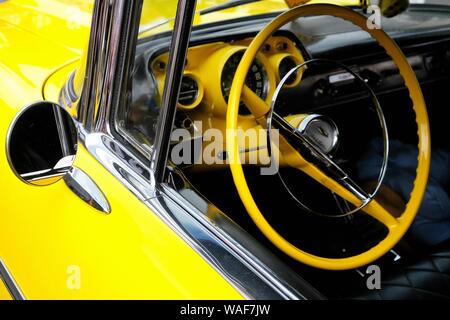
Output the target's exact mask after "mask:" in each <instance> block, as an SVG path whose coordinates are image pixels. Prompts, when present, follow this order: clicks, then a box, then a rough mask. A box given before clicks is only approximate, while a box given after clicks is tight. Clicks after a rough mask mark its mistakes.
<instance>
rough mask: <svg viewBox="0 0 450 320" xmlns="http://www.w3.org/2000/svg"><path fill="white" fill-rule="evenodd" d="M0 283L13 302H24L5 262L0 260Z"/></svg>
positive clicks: (22, 295)
mask: <svg viewBox="0 0 450 320" xmlns="http://www.w3.org/2000/svg"><path fill="white" fill-rule="evenodd" d="M0 281H2V282H3V284H4V285H5V287H6V289H7V290H8V292H9V294H10V295H11V297H12V298H13V299H14V300H26V298H25V296H24V294H23V293H22V291H21V290H20V288H19V286H18V285H17V282H16V281H15V280H14V278H13V276H12V275H11V272H9V270H8V268H7V267H6V264H5V262H3V260H2V258H0Z"/></svg>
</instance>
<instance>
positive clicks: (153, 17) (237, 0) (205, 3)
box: [140, 0, 361, 37]
mask: <svg viewBox="0 0 450 320" xmlns="http://www.w3.org/2000/svg"><path fill="white" fill-rule="evenodd" d="M301 1H306V2H307V0H297V2H301ZM309 2H310V3H334V4H339V5H343V6H358V5H359V4H360V2H361V0H310V1H309ZM177 5H178V1H177V0H144V5H143V10H142V18H141V26H140V36H141V37H143V36H148V35H153V34H157V33H160V32H163V31H168V30H171V29H172V28H173V25H174V18H175V15H176V10H177ZM287 9H288V6H287V4H286V1H285V0H197V7H196V15H195V18H194V25H199V24H204V23H209V22H217V21H222V20H229V19H236V18H242V17H248V16H252V15H259V14H265V13H271V12H281V11H285V10H287Z"/></svg>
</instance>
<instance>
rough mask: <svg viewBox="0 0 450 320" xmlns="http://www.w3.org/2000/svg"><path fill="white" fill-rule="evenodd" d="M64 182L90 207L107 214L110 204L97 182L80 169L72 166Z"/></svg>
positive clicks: (109, 211) (109, 210)
mask: <svg viewBox="0 0 450 320" xmlns="http://www.w3.org/2000/svg"><path fill="white" fill-rule="evenodd" d="M64 182H65V183H66V185H67V186H68V187H69V189H70V190H72V191H73V193H75V194H76V195H77V196H78V197H80V198H81V199H82V200H83V201H84V202H86V203H87V204H89V205H90V206H91V207H93V208H95V209H97V210H99V211H101V212H103V213H106V214H109V213H111V206H110V205H109V202H108V200H107V199H106V197H105V195H104V194H103V192H102V191H101V190H100V188H99V187H98V186H97V184H96V183H95V182H94V181H93V180H92V179H91V178H90V177H89V176H88V175H87V174H86V173H85V172H84V171H83V170H81V169H79V168H76V167H74V168H72V169H71V170H70V172H69V174H68V175H66V176H65V177H64Z"/></svg>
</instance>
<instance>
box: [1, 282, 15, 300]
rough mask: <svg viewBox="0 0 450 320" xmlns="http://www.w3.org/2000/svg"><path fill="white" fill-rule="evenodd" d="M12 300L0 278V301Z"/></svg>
mask: <svg viewBox="0 0 450 320" xmlns="http://www.w3.org/2000/svg"><path fill="white" fill-rule="evenodd" d="M5 300H12V297H11V295H10V294H9V291H8V289H6V286H5V284H4V283H3V281H2V279H1V278H0V301H5Z"/></svg>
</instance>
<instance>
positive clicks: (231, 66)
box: [221, 51, 269, 114]
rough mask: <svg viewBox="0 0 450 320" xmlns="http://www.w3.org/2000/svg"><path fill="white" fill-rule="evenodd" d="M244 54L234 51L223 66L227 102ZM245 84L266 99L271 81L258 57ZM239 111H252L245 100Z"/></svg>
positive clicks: (224, 94) (222, 80)
mask: <svg viewBox="0 0 450 320" xmlns="http://www.w3.org/2000/svg"><path fill="white" fill-rule="evenodd" d="M243 55H244V52H243V51H239V52H236V53H234V54H233V55H232V56H231V57H230V58H229V59H228V61H227V62H226V63H225V66H224V67H223V70H222V77H221V86H222V95H223V97H224V99H225V101H226V102H227V103H228V97H229V95H230V90H231V85H232V83H233V80H234V75H235V73H236V70H237V68H238V66H239V63H240V62H241V59H242V57H243ZM245 84H246V85H247V86H248V87H249V88H250V90H252V91H253V92H254V93H256V95H257V96H258V97H260V98H261V99H263V100H266V98H267V94H268V89H269V81H268V78H267V72H266V69H265V68H264V65H263V64H262V63H261V62H260V61H259V60H258V59H255V61H254V62H253V64H252V65H251V67H250V70H249V72H248V74H247V79H246V80H245ZM239 113H240V114H250V111H248V109H247V108H246V107H245V104H244V103H243V102H242V103H241V105H240V108H239Z"/></svg>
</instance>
